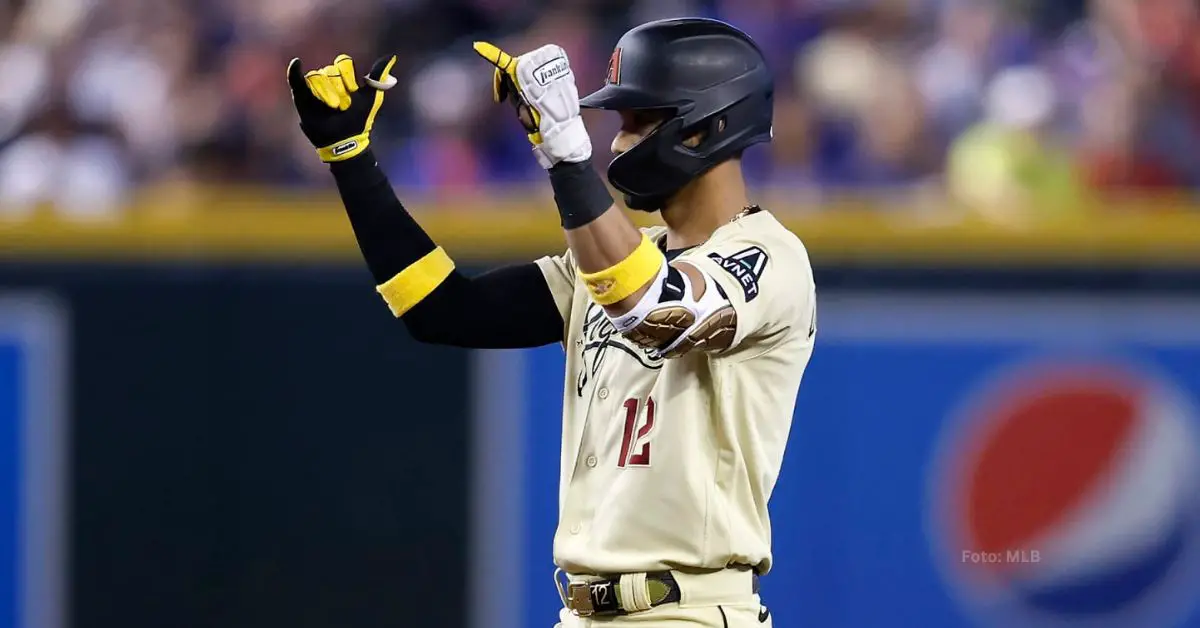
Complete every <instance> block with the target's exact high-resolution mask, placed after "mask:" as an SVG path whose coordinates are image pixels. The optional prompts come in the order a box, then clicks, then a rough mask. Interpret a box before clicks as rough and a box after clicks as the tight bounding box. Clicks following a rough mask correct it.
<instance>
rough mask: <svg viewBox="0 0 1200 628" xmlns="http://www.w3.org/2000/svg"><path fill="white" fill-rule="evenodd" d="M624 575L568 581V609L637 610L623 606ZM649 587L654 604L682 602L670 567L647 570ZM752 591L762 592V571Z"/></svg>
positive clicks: (600, 612)
mask: <svg viewBox="0 0 1200 628" xmlns="http://www.w3.org/2000/svg"><path fill="white" fill-rule="evenodd" d="M620 587H621V579H620V578H619V577H618V578H602V579H600V580H593V581H590V582H573V583H570V584H568V585H567V589H566V600H565V603H566V606H567V610H569V611H571V612H573V613H575V614H576V615H578V616H580V617H591V616H593V615H601V616H604V615H627V614H629V613H631V612H637V611H633V610H629V609H626V608H624V607H622V606H621V595H620ZM646 589H647V591H648V592H649V594H650V606H651V607H652V608H653V607H655V606H659V605H662V604H670V603H672V602H678V601H679V599H680V593H679V584H678V583H677V582H675V576H673V575H671V572H669V571H657V572H650V573H647V574H646ZM752 592H753V593H758V574H754V579H753V585H752Z"/></svg>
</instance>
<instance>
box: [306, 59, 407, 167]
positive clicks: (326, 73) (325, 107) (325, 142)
mask: <svg viewBox="0 0 1200 628" xmlns="http://www.w3.org/2000/svg"><path fill="white" fill-rule="evenodd" d="M395 64H396V57H395V55H388V56H385V57H382V58H380V59H379V60H377V61H376V62H375V65H373V66H372V67H371V71H370V72H368V73H367V74H366V75H365V76H363V77H361V78H360V77H359V75H358V72H357V71H356V70H355V68H354V60H353V59H351V58H350V57H349V56H348V55H338V56H337V58H335V59H334V60H333V63H332V64H330V65H327V66H325V67H323V68H321V69H319V70H312V71H310V72H305V71H304V70H303V68H302V65H301V63H300V59H298V58H297V59H292V61H291V63H289V64H288V68H287V80H288V86H289V87H290V88H291V90H292V102H293V103H295V105H296V113H297V114H299V116H300V130H302V131H304V135H305V136H306V137H307V138H308V140H309V141H310V142H312V145H313V146H314V147H315V148H316V149H317V155H318V156H320V158H321V160H322V161H326V162H332V161H344V160H346V159H350V158H351V157H354V156H356V155H358V154H360V153H362V152H363V151H365V150H366V149H367V147H368V146H369V145H370V143H371V127H373V126H374V125H375V115H376V114H378V113H379V108H380V107H381V106H383V95H384V92H385V91H387V90H389V89H391V88H392V87H393V86H395V85H396V78H395V77H393V76H392V75H391V71H392V67H393V66H394V65H395Z"/></svg>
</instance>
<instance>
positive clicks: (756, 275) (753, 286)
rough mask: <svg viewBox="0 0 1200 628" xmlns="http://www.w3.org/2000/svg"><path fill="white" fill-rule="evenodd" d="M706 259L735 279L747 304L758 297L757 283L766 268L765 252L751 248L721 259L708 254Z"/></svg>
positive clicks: (718, 256)
mask: <svg viewBox="0 0 1200 628" xmlns="http://www.w3.org/2000/svg"><path fill="white" fill-rule="evenodd" d="M708 257H709V259H711V260H713V261H714V262H716V263H717V265H718V266H720V267H721V269H722V270H724V271H725V272H727V273H729V274H730V275H733V278H734V279H737V281H738V285H740V286H741V287H742V292H743V293H745V295H746V302H747V303H749V302H750V301H753V300H754V298H755V297H757V296H758V281H759V280H760V279H762V275H763V271H764V270H766V268H767V253H766V251H764V250H762V249H760V248H758V247H757V246H752V247H750V248H747V249H742V250H741V251H738V252H737V253H734V254H733V255H728V256H725V257H722V256H720V255H718V254H717V253H709V254H708Z"/></svg>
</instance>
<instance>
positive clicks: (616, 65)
mask: <svg viewBox="0 0 1200 628" xmlns="http://www.w3.org/2000/svg"><path fill="white" fill-rule="evenodd" d="M607 80H608V82H609V83H610V84H612V85H620V84H621V49H620V48H617V49H615V50H613V53H612V56H611V57H609V58H608V79H607Z"/></svg>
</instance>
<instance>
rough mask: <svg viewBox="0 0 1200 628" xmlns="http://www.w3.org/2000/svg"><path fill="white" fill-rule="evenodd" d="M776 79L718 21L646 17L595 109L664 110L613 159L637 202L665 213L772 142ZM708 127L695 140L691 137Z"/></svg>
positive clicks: (611, 170)
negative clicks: (717, 169)
mask: <svg viewBox="0 0 1200 628" xmlns="http://www.w3.org/2000/svg"><path fill="white" fill-rule="evenodd" d="M774 91H775V82H774V79H772V77H771V72H770V70H769V69H768V68H767V63H766V60H765V59H764V58H763V54H762V51H761V50H760V49H759V48H758V46H757V45H756V44H755V43H754V40H752V39H750V36H749V35H747V34H745V33H743V32H742V31H740V30H738V29H736V28H734V27H733V26H730V25H729V24H726V23H725V22H721V21H718V20H711V19H704V18H677V19H668V20H659V21H655V22H650V23H647V24H643V25H641V26H638V27H637V28H634V29H633V30H631V31H629V32H628V33H625V35H624V36H622V37H621V40H620V41H618V42H617V46H616V49H615V50H614V51H613V53H612V58H611V60H610V61H609V66H608V78H607V79H606V80H605V84H604V87H602V88H600V89H599V90H597V91H596V92H595V93H593V94H590V95H588V96H586V97H585V98H583V99H582V101H581V102H580V104H581V105H582V106H584V107H590V108H594V109H610V110H639V109H642V110H644V109H662V110H666V111H667V112H668V117H667V119H666V120H665V121H664V122H663V123H662V124H661V125H660V126H658V127H657V128H656V129H655V130H654V131H653V132H651V133H650V134H649V135H647V136H646V138H645V139H643V140H642V141H640V142H638V143H637V144H636V145H635V146H633V147H632V148H630V149H629V150H628V151H626V152H624V153H622V154H620V155H618V156H617V157H616V159H614V160H613V161H612V163H611V164H609V166H608V180H609V181H610V182H611V183H612V184H613V187H616V188H617V189H618V190H620V191H621V192H623V193H624V194H625V200H626V204H628V205H629V207H631V208H633V209H642V210H646V211H655V210H658V209H661V208H662V207H663V205H664V204H665V203H666V201H667V199H668V198H670V197H671V196H672V195H674V194H675V193H676V192H678V191H679V190H680V189H681V188H683V186H685V185H687V184H688V182H690V181H692V180H693V179H695V178H696V177H698V176H700V175H701V174H703V173H705V172H707V171H708V170H709V169H711V168H712V167H714V166H716V165H717V164H719V163H721V162H723V161H726V160H728V159H730V158H733V157H735V156H737V155H739V154H740V153H741V152H742V150H744V149H745V148H746V147H747V146H750V145H752V144H757V143H759V142H769V141H770V140H771V115H772V110H773V105H772V102H773V96H774ZM698 133H702V134H703V140H702V141H701V142H700V143H699V144H697V145H695V146H685V145H684V141H685V140H687V139H688V138H691V137H693V136H695V135H697V134H698Z"/></svg>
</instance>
